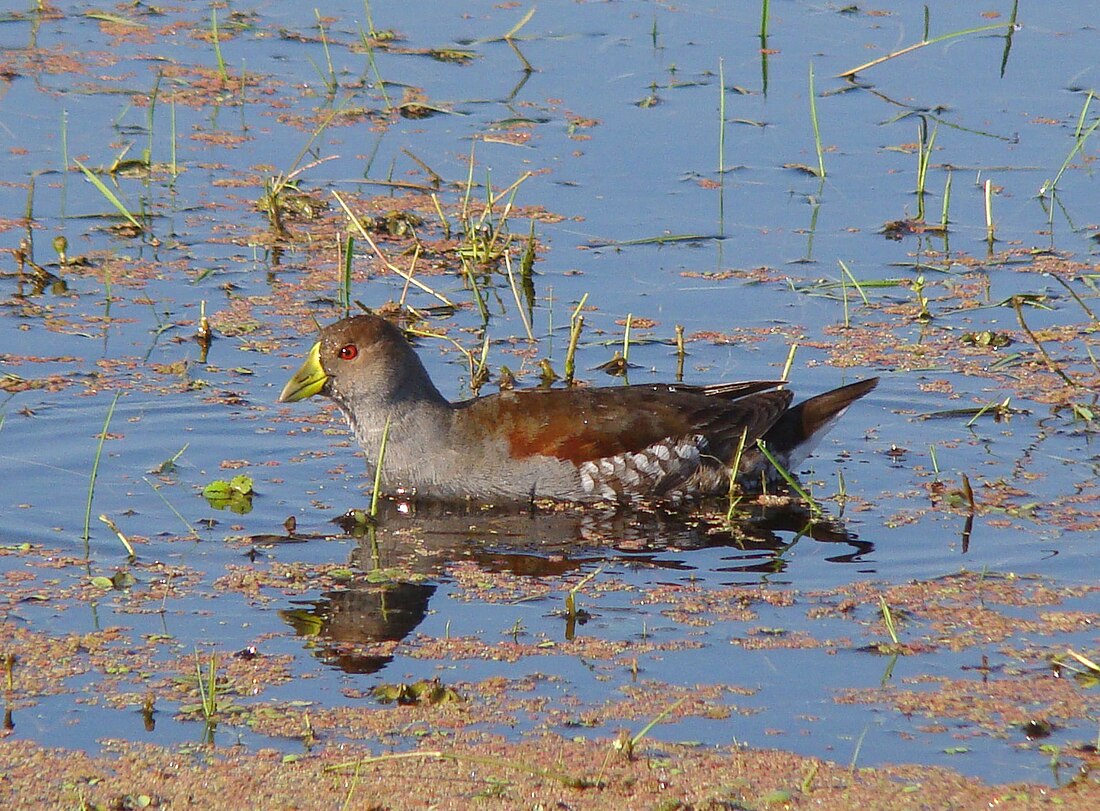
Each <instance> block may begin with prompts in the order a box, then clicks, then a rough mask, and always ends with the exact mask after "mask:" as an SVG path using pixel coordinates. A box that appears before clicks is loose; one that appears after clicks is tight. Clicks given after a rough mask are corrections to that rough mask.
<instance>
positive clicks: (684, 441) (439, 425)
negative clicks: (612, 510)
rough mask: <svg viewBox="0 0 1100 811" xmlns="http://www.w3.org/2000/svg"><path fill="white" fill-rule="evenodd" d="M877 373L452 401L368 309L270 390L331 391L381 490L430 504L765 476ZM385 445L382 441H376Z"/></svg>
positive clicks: (791, 463)
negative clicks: (826, 382) (839, 382)
mask: <svg viewBox="0 0 1100 811" xmlns="http://www.w3.org/2000/svg"><path fill="white" fill-rule="evenodd" d="M877 383H878V378H868V379H866V380H861V381H859V382H857V383H852V384H849V385H846V386H842V387H840V388H837V389H833V390H832V391H828V392H825V393H824V394H819V395H817V396H816V397H811V398H810V399H808V400H805V401H803V402H801V403H799V404H798V405H795V406H794V407H792V406H791V402H792V399H793V394H792V393H791V391H790V389H788V388H786V383H785V382H784V381H745V382H737V383H720V384H715V385H687V384H681V383H644V384H634V385H624V386H610V387H598V386H592V387H583V386H574V387H569V388H536V389H509V390H502V391H500V392H499V393H494V394H490V395H487V396H483V397H475V398H473V399H469V400H462V401H459V402H451V401H449V400H448V399H447V398H446V397H444V396H443V395H442V394H441V393H440V392H439V389H438V388H436V386H435V384H434V383H433V382H432V379H431V377H429V375H428V372H427V370H426V369H425V368H424V364H423V363H422V362H421V360H420V358H419V356H418V355H417V353H416V351H415V350H414V349H413V347H412V346H411V345H410V344H409V342H408V340H407V339H406V338H405V335H404V333H403V332H402V331H401V329H400V328H398V327H397V326H396V325H395V324H393V323H392V322H391V321H389V320H387V319H385V318H383V317H381V316H379V315H375V314H372V313H366V314H358V315H353V316H350V317H348V318H344V319H341V320H339V321H336V322H334V323H332V324H329V325H327V326H325V327H323V328H321V331H320V339H319V340H318V341H317V342H316V343H315V344H314V345H313V346H312V348H311V349H310V350H309V352H308V353H307V355H306V358H305V361H304V362H303V363H302V365H301V368H299V369H298V370H297V372H295V373H294V375H293V376H292V377H291V378H290V380H289V381H287V383H286V385H285V387H284V388H283V390H282V392H281V393H280V395H279V401H280V402H282V403H293V402H297V401H300V400H305V399H306V398H309V397H313V396H315V395H321V396H324V397H328V398H330V399H331V400H333V401H334V402H335V403H336V405H337V406H338V407H339V409H340V411H342V412H343V415H344V417H345V419H346V420H347V423H348V426H349V427H350V429H351V431H352V433H353V434H354V436H355V439H356V441H357V442H358V444H359V445H360V446H361V447H362V449H363V451H364V453H365V456H366V459H367V465H368V468H369V472H370V473H371V474H372V475H373V474H374V473H375V472H376V466H377V464H378V463H379V459H381V462H380V463H381V466H382V471H381V473H382V475H381V477H380V480H381V485H382V487H381V492H382V493H384V494H386V495H391V496H397V497H405V498H412V499H421V498H423V499H428V500H439V501H467V502H469V501H477V502H481V503H483V504H487V505H489V504H494V505H495V504H506V503H514V502H529V503H535V502H537V501H539V500H543V499H545V500H550V501H557V502H578V503H586V502H589V503H590V502H614V503H619V504H631V503H633V504H639V503H657V502H666V503H669V504H672V505H680V504H683V503H685V502H690V501H694V500H697V499H701V498H704V497H707V496H713V495H721V494H726V493H728V492H730V474H731V466H732V465H733V464H734V463H737V465H738V470H737V474H736V479H735V481H737V483H738V484H739V485H743V486H748V487H749V488H751V487H752V485H753V484H754V482H755V483H756V485H757V487H759V485H760V484H761V482H762V481H763V480H767V479H771V480H773V481H775V480H777V478H778V477H776V476H775V475H773V474H774V473H775V472H776V469H775V465H774V463H773V462H771V461H770V460H768V459H767V457H766V456H765V455H764V453H763V452H762V451H761V450H760V448H759V446H758V444H757V440H758V439H761V440H763V442H764V444H765V445H766V446H767V447H768V448H769V449H770V451H771V454H772V455H773V456H774V457H775V458H776V460H777V461H779V462H780V464H781V465H783V466H784V467H785V468H786V469H787V470H790V469H792V468H795V467H797V466H798V465H800V464H801V463H802V462H803V461H804V460H805V458H806V457H807V456H808V455H809V454H810V453H811V452H812V450H813V449H814V447H815V446H816V445H817V443H818V442H819V441H820V440H821V437H822V436H823V435H824V433H825V432H826V431H827V430H828V428H829V427H830V426H831V425H832V424H833V423H834V422H835V421H836V420H837V419H838V418H839V417H840V416H841V415H842V414H843V413H844V411H845V410H846V409H847V408H848V407H849V406H850V405H851V404H852V403H853V402H855V401H856V400H858V399H859V398H860V397H863V396H864V395H865V394H867V393H868V392H870V391H871V390H872V389H873V388H874V387H875V386H876V384H877ZM383 443H384V447H383Z"/></svg>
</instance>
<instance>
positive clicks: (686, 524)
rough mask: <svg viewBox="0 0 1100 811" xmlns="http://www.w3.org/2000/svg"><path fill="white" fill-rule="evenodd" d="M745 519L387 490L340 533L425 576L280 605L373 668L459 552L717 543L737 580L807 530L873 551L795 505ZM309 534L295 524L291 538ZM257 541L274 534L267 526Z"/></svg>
mask: <svg viewBox="0 0 1100 811" xmlns="http://www.w3.org/2000/svg"><path fill="white" fill-rule="evenodd" d="M738 518H739V520H737V521H733V522H731V521H728V520H726V517H725V515H724V514H723V515H704V516H703V517H700V516H699V515H698V514H695V515H685V514H679V513H670V512H662V511H642V510H636V509H630V510H626V509H621V508H620V509H613V508H606V509H593V508H586V509H569V510H560V509H557V508H551V509H547V510H543V511H531V512H523V513H517V512H516V511H515V510H507V511H505V510H500V511H497V510H492V509H483V508H474V507H465V506H463V505H459V506H455V505H453V504H451V505H444V504H434V503H428V504H411V503H409V502H405V501H392V500H386V501H384V502H383V503H382V505H381V510H380V511H379V513H378V515H377V516H376V517H375V519H373V520H371V519H366V518H365V516H364V514H363V513H362V512H360V511H353V512H349V513H347V514H345V515H343V516H341V517H340V518H338V519H336V521H335V522H336V523H337V524H338V525H339V526H340V527H341V529H342V530H343V531H344V532H346V533H348V534H350V535H353V536H354V537H357V538H359V544H358V546H357V547H356V548H355V550H354V551H353V552H352V560H351V563H352V564H353V565H354V566H355V567H356V568H358V569H359V570H360V571H363V572H370V571H375V570H379V569H393V570H397V571H401V572H406V573H409V574H410V575H413V576H415V577H416V578H418V579H419V578H424V579H425V580H427V581H428V582H392V581H387V582H385V583H383V584H376V583H366V584H363V585H356V586H353V587H350V588H347V589H341V590H336V591H329V592H325V593H324V594H322V595H321V596H320V597H319V598H318V599H316V600H311V601H299V602H296V603H295V607H294V608H291V609H287V610H284V611H281V612H280V614H281V616H282V617H283V619H284V620H285V621H286V622H287V623H288V624H289V625H290V626H291V627H292V628H293V629H294V631H295V633H297V634H298V635H299V636H302V637H306V638H308V639H309V640H310V644H311V645H312V647H313V649H314V653H315V655H316V656H317V657H318V658H319V659H321V660H322V661H324V662H326V663H327V664H329V665H332V666H334V667H337V668H340V669H341V670H344V671H346V672H348V673H359V674H368V673H374V672H376V671H378V670H380V669H381V668H383V667H385V665H386V664H388V663H389V662H390V661H391V660H392V658H393V657H392V654H391V653H390V651H391V649H392V644H387V643H392V642H395V641H399V640H402V639H404V638H405V637H406V636H408V635H409V634H410V633H412V631H413V630H414V629H415V628H416V627H417V626H418V625H419V624H420V622H421V621H422V620H423V619H424V617H425V616H426V614H427V612H428V603H429V601H430V600H431V597H432V595H433V594H434V593H435V591H436V586H435V585H432V584H431V582H430V581H431V580H432V579H438V578H440V577H442V576H443V573H444V571H445V567H446V566H447V565H448V564H450V563H452V562H454V561H459V560H462V561H469V562H473V563H475V564H476V565H477V566H479V567H480V568H481V569H482V570H483V571H485V572H489V573H508V574H512V575H517V576H524V577H562V576H564V575H568V574H570V573H572V572H577V571H579V570H581V569H583V568H585V567H591V566H593V565H600V564H606V563H609V562H618V563H620V564H622V565H629V566H631V567H634V568H642V567H650V568H656V569H663V570H691V569H696V568H698V566H697V565H696V564H693V563H692V560H691V558H692V553H693V552H695V551H697V550H703V549H721V550H728V554H727V555H724V556H723V560H722V563H723V565H721V566H717V567H715V566H711V571H714V572H721V573H739V574H740V575H742V576H741V577H739V578H738V580H737V582H740V583H743V584H745V585H751V584H755V583H762V582H765V581H768V580H771V579H772V578H774V577H775V575H776V574H778V573H781V572H784V571H786V569H787V567H788V565H789V564H788V561H787V559H786V558H785V557H784V555H785V553H786V552H787V550H789V549H790V548H791V547H793V546H794V545H795V544H797V543H800V542H803V541H805V540H813V541H817V542H820V543H828V544H836V545H838V551H839V552H840V554H836V555H833V556H830V557H828V558H826V559H827V560H828V561H830V562H833V563H863V562H865V561H866V558H867V557H868V556H869V555H870V554H871V553H872V552H873V551H874V544H872V543H871V542H869V541H863V540H860V539H858V538H857V537H855V536H854V535H853V534H852V533H851V532H849V531H848V530H847V529H846V528H845V527H843V526H841V525H839V524H836V523H833V522H830V521H827V520H825V521H823V520H820V519H818V520H811V518H812V517H811V515H810V514H809V513H808V512H807V511H806V510H804V509H801V508H799V507H796V506H792V505H783V506H781V507H774V506H772V507H755V508H753V511H751V512H743V513H741V514H739V516H738ZM308 537H309V536H304V535H300V534H298V533H297V531H296V530H291V537H288V538H286V539H284V540H297V541H301V540H306V539H308ZM261 538H262V540H261ZM256 540H257V541H259V542H269V541H270V540H271V536H257V538H256ZM712 563H713V561H712ZM773 582H774V581H773Z"/></svg>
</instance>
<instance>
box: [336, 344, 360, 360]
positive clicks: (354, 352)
mask: <svg viewBox="0 0 1100 811" xmlns="http://www.w3.org/2000/svg"><path fill="white" fill-rule="evenodd" d="M358 355H359V348H358V347H357V346H356V345H355V344H348V345H347V346H345V347H342V348H341V349H340V360H355V358H356V357H357V356H358Z"/></svg>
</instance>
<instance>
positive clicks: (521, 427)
mask: <svg viewBox="0 0 1100 811" xmlns="http://www.w3.org/2000/svg"><path fill="white" fill-rule="evenodd" d="M740 385H750V386H754V385H758V384H740ZM759 385H764V384H759ZM766 385H767V386H768V387H770V386H772V385H774V384H766ZM734 397H735V399H732V400H728V399H726V397H725V396H723V395H722V394H718V395H717V396H712V395H710V394H708V393H707V390H706V388H695V389H693V388H691V387H680V386H675V385H671V386H670V385H642V386H623V387H621V388H614V387H608V388H592V389H549V390H546V389H525V390H521V391H512V392H503V393H501V394H497V395H492V396H490V397H483V398H481V399H478V400H471V401H468V402H466V403H462V404H460V405H459V406H458V407H459V408H464V409H468V410H469V425H470V426H471V427H472V428H473V427H474V426H479V427H480V430H487V429H492V430H494V431H499V430H500V428H501V427H502V426H504V427H506V434H507V437H508V442H509V445H510V450H511V453H512V455H513V456H514V457H517V458H522V457H525V456H535V455H544V456H553V457H556V458H558V459H561V460H563V461H569V462H572V463H573V464H576V465H580V464H582V463H584V462H595V461H598V460H601V459H607V458H609V457H615V456H618V455H620V454H624V453H639V452H642V451H645V450H646V449H648V448H651V447H652V446H654V445H657V444H661V443H665V444H667V443H668V442H669V441H670V440H671V441H673V442H675V441H677V440H685V439H688V438H691V437H697V436H698V437H702V442H701V443H699V444H700V450H701V451H702V452H704V453H705V454H707V455H709V456H713V457H716V458H718V459H720V460H722V461H723V462H725V461H728V459H729V457H730V456H731V455H732V452H733V450H734V449H735V448H736V447H737V445H738V443H739V442H740V440H741V436H742V433H743V432H744V433H745V441H746V443H752V442H755V441H756V439H757V438H758V437H760V436H762V435H763V434H764V432H765V431H767V430H768V429H769V428H770V427H771V426H772V425H774V424H775V422H776V421H777V420H778V419H779V418H780V416H781V415H782V414H783V412H785V411H786V410H787V408H788V407H789V406H790V402H791V393H790V391H787V390H778V391H765V392H759V393H754V394H747V393H744V394H742V393H738V394H736V395H734Z"/></svg>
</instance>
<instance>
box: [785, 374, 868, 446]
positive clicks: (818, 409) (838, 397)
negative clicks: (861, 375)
mask: <svg viewBox="0 0 1100 811" xmlns="http://www.w3.org/2000/svg"><path fill="white" fill-rule="evenodd" d="M877 385H878V378H877V377H872V378H870V379H869V380H861V381H859V382H858V383H851V384H849V385H847V386H841V387H840V388H839V389H833V390H832V391H827V392H825V393H824V394H819V395H817V396H816V397H811V398H810V399H809V400H804V401H803V402H801V403H799V404H798V405H796V406H794V407H793V408H791V409H789V410H788V411H787V412H786V413H784V414H783V416H782V417H780V418H779V421H778V422H776V423H775V425H773V426H772V427H771V428H769V429H768V432H767V433H766V434H764V439H765V441H767V443H768V445H769V446H770V447H771V448H772V451H773V452H774V453H776V454H777V455H778V456H780V457H783V458H786V459H789V460H791V461H789V462H788V464H790V465H792V466H793V465H796V464H798V463H800V462H801V461H802V460H803V459H805V458H806V457H807V456H809V455H810V454H811V453H812V452H813V449H814V448H815V447H816V446H817V443H818V442H820V441H821V438H822V437H823V436H825V433H826V432H827V431H828V429H829V427H830V426H831V425H832V423H833V421H835V420H836V419H837V418H838V417H840V415H841V414H843V413H844V410H845V409H846V408H847V407H848V406H850V405H851V404H852V403H854V402H855V401H856V400H858V399H859V398H860V397H862V396H863V395H865V394H867V392H869V391H871V389H873V388H874V387H875V386H877Z"/></svg>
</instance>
